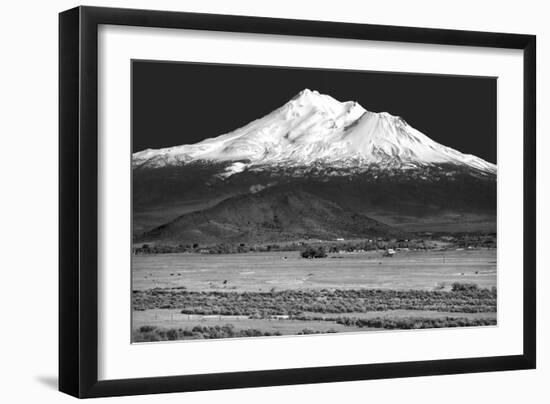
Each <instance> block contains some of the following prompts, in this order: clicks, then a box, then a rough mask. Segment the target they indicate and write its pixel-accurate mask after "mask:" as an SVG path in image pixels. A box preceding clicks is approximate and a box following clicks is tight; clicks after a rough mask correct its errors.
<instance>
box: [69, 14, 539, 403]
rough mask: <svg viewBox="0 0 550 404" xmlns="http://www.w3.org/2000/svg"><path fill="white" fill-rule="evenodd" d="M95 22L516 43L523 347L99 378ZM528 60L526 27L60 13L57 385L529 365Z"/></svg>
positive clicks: (231, 384) (270, 379)
mask: <svg viewBox="0 0 550 404" xmlns="http://www.w3.org/2000/svg"><path fill="white" fill-rule="evenodd" d="M100 24H113V25H126V26H141V27H161V28H181V29H194V30H209V31H226V32H241V33H260V34H277V35H292V36H309V37H318V38H344V39H359V40H371V41H372V40H379V41H392V42H404V43H425V44H440V45H450V46H452V45H464V46H476V47H486V48H510V49H520V50H523V60H524V65H523V66H524V77H523V82H524V90H523V105H524V110H523V113H524V123H523V142H524V156H523V158H524V166H523V170H524V171H523V172H524V189H523V201H524V212H523V215H524V234H523V251H524V258H523V354H521V355H513V356H496V357H482V358H467V359H446V360H429V361H416V362H400V363H380V364H364V365H350V366H331V367H314V368H295V369H281V370H263V371H251V372H235V373H218V374H193V375H182V376H170V377H151V378H139V379H123V380H107V381H99V380H98V376H97V371H98V337H97V335H98V323H97V318H98V282H97V279H98V268H97V265H98V255H97V254H98V230H97V226H98V202H97V198H98V189H97V185H98V138H97V131H98V122H97V118H98V104H97V103H98V88H97V84H98V78H97V77H98V66H97V61H98V54H97V52H98V26H99V25H100ZM535 60H536V37H535V36H534V35H519V34H504V33H489V32H472V31H458V30H443V29H426V28H410V27H397V26H381V25H365V24H350V23H339V22H324V21H309V20H289V19H278V18H259V17H244V16H229V15H214V14H197V13H184V12H167V11H150V10H132V9H114V8H97V7H77V8H73V9H71V10H67V11H64V12H62V13H60V15H59V156H60V157H59V217H60V221H59V234H60V236H59V390H60V391H62V392H65V393H67V394H70V395H72V396H75V397H80V398H85V397H105V396H121V395H135V394H151V393H168V392H183V391H197V390H213V389H227V388H244V387H260V386H275V385H293V384H302V383H325V382H337V381H351V380H364V379H382V378H397V377H411V376H427V375H442V374H459V373H470V372H489V371H502V370H515V369H534V368H535V366H536V288H535V286H536V266H535V264H536V251H535V245H536V242H535V241H536V240H535V237H536V233H535V231H536V217H535V215H536V213H535V212H536V206H535V199H536V198H535V196H536V194H535V192H536V190H535V184H536V176H535V175H536V172H535V166H536V163H535V120H536V112H535V109H536V108H535V103H536V63H535Z"/></svg>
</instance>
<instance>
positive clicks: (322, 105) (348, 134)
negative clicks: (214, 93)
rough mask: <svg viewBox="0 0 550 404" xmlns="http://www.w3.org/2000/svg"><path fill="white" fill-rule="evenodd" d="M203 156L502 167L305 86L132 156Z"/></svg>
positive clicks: (141, 161)
mask: <svg viewBox="0 0 550 404" xmlns="http://www.w3.org/2000/svg"><path fill="white" fill-rule="evenodd" d="M198 161H208V162H216V163H220V162H225V163H230V162H232V164H228V165H227V167H226V171H225V176H229V175H232V174H235V173H239V172H242V171H244V170H245V169H250V168H259V167H272V166H287V167H295V166H310V165H312V164H314V163H321V164H325V165H330V166H331V167H347V168H355V169H363V170H365V169H367V168H368V167H370V166H373V165H374V166H378V167H383V168H400V169H411V168H415V167H425V166H429V165H434V164H436V165H437V164H454V165H459V166H463V167H470V168H472V169H476V170H479V171H481V172H484V173H491V174H494V173H496V166H495V165H494V164H491V163H488V162H486V161H484V160H482V159H480V158H478V157H475V156H472V155H467V154H463V153H460V152H459V151H456V150H454V149H452V148H449V147H446V146H443V145H441V144H439V143H437V142H434V141H433V140H431V139H430V138H429V137H427V136H426V135H424V134H423V133H421V132H419V131H418V130H416V129H414V128H412V127H411V126H410V125H408V124H407V123H406V122H405V121H404V120H403V119H402V118H400V117H396V116H392V115H390V114H388V113H386V112H382V113H375V112H370V111H367V110H365V109H364V108H363V107H362V106H361V105H359V104H358V103H356V102H351V101H349V102H339V101H337V100H335V99H334V98H332V97H330V96H328V95H323V94H319V93H318V92H317V91H311V90H308V89H306V90H303V91H302V92H300V93H299V94H298V95H297V96H296V97H294V98H293V99H291V100H290V101H289V102H287V103H286V104H285V105H283V106H282V107H280V108H278V109H276V110H275V111H273V112H271V113H270V114H268V115H266V116H264V117H263V118H261V119H258V120H256V121H253V122H251V123H250V124H248V125H246V126H244V127H242V128H240V129H237V130H235V131H233V132H230V133H227V134H224V135H221V136H218V137H215V138H211V139H206V140H203V141H202V142H199V143H196V144H193V145H182V146H176V147H170V148H164V149H159V150H151V149H148V150H144V151H141V152H138V153H135V154H134V155H133V164H134V167H164V166H167V165H182V164H189V163H193V162H198Z"/></svg>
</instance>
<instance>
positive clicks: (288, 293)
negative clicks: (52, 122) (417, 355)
mask: <svg viewBox="0 0 550 404" xmlns="http://www.w3.org/2000/svg"><path fill="white" fill-rule="evenodd" d="M133 265H134V269H133V283H134V287H133V293H132V304H133V308H134V316H133V339H134V341H135V342H147V341H161V340H177V339H205V338H206V339H209V338H231V337H251V336H273V335H296V334H313V333H332V332H357V331H367V330H372V331H374V330H382V329H396V328H398V329H411V328H436V327H437V328H439V327H463V326H486V325H495V324H496V321H497V315H496V310H497V307H496V289H495V287H496V250H494V249H492V250H490V249H485V250H458V251H457V250H447V251H400V252H398V253H397V254H396V255H395V256H394V257H392V258H382V253H381V252H365V253H363V252H361V253H342V254H330V255H329V257H328V258H322V259H304V258H301V257H300V256H299V252H297V251H292V252H266V253H246V254H226V255H211V254H186V253H184V254H162V255H141V256H134V257H133ZM457 282H458V283H460V285H467V287H466V288H460V287H457V286H456V285H455V287H454V288H453V284H456V283H457ZM468 285H469V286H468Z"/></svg>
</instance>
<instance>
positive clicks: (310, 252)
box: [301, 247, 327, 258]
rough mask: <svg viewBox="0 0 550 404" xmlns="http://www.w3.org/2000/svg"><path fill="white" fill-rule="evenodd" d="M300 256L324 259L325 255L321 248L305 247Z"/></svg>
mask: <svg viewBox="0 0 550 404" xmlns="http://www.w3.org/2000/svg"><path fill="white" fill-rule="evenodd" d="M301 255H302V257H303V258H326V256H327V253H326V252H325V249H324V248H323V247H317V248H314V247H307V248H306V249H305V250H303V251H302V253H301Z"/></svg>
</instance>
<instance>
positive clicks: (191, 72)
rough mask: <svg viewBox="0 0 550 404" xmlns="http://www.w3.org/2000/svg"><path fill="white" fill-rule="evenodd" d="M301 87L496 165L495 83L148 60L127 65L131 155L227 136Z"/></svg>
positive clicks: (270, 109) (466, 77) (339, 71)
mask: <svg viewBox="0 0 550 404" xmlns="http://www.w3.org/2000/svg"><path fill="white" fill-rule="evenodd" d="M304 88H309V89H311V90H317V91H319V92H320V93H324V94H328V95H331V96H332V97H334V98H336V99H337V100H339V101H357V102H359V104H361V105H362V106H363V107H364V108H366V109H367V110H369V111H375V112H381V111H386V112H389V113H391V114H393V115H398V116H401V117H402V118H404V119H405V120H406V121H407V122H408V123H409V125H411V126H413V127H414V128H416V129H418V130H420V131H421V132H423V133H424V134H426V135H427V136H429V137H430V138H432V139H433V140H435V141H436V142H439V143H442V144H444V145H446V146H450V147H452V148H454V149H457V150H459V151H461V152H463V153H470V154H474V155H476V156H478V157H481V158H483V159H485V160H487V161H489V162H491V163H496V136H497V130H496V108H497V102H496V96H497V94H496V91H497V90H496V88H497V81H496V79H495V78H480V77H468V76H443V75H418V74H402V73H371V72H358V71H346V70H322V69H293V68H273V67H257V66H255V67H253V66H243V65H240V66H239V65H221V64H202V63H200V64H195V63H174V62H154V61H133V63H132V97H133V100H132V104H133V105H132V108H133V111H132V120H133V122H132V125H133V126H132V128H133V129H132V130H133V151H134V152H136V151H140V150H143V149H146V148H154V149H156V148H160V147H167V146H175V145H181V144H190V143H196V142H198V141H200V140H202V139H205V138H208V137H215V136H218V135H221V134H223V133H227V132H230V131H232V130H234V129H237V128H239V127H241V126H243V125H245V124H247V123H249V122H250V121H252V120H254V119H258V118H261V117H262V116H264V115H265V114H267V113H269V112H271V111H273V110H274V109H275V108H278V107H280V106H281V105H283V104H284V103H285V102H287V101H288V100H290V99H291V98H292V97H293V96H294V95H296V94H297V93H298V92H300V91H301V90H303V89H304Z"/></svg>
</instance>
